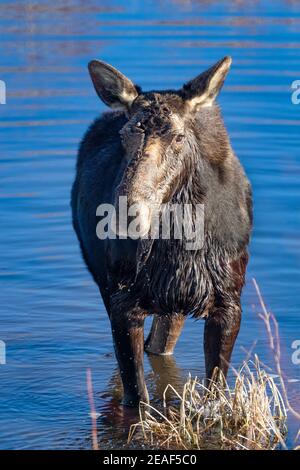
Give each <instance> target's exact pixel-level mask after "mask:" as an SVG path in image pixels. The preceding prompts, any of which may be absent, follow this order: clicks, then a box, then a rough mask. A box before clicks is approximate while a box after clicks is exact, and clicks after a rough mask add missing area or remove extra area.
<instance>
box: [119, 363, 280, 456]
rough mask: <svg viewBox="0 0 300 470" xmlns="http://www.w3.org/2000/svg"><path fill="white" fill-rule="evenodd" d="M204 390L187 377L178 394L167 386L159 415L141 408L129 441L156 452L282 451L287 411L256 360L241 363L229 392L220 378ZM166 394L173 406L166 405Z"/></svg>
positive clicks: (145, 406) (156, 412)
mask: <svg viewBox="0 0 300 470" xmlns="http://www.w3.org/2000/svg"><path fill="white" fill-rule="evenodd" d="M216 379H217V375H216V376H215V379H213V380H212V381H211V385H210V387H209V389H208V388H207V387H206V386H205V385H203V384H202V383H201V382H199V381H198V380H197V378H195V379H192V378H191V377H189V379H188V381H187V382H186V384H185V385H184V387H183V391H182V394H180V393H179V392H178V391H177V390H175V389H174V388H173V387H172V386H171V385H168V387H167V388H166V390H165V392H164V401H163V411H162V412H161V411H159V410H157V409H155V408H154V407H152V406H151V405H148V404H146V403H143V404H142V405H141V408H140V417H141V419H140V422H139V423H137V424H135V425H133V426H132V427H131V430H130V433H129V438H128V439H129V441H131V440H133V439H142V440H143V442H145V441H146V442H148V443H149V444H151V445H154V446H156V447H158V448H176V449H227V450H238V449H249V450H259V449H275V448H276V447H277V446H278V445H279V444H282V445H283V446H284V436H285V434H286V424H285V423H286V408H285V405H284V402H283V399H282V397H281V394H280V392H279V390H278V388H277V386H276V384H275V383H274V380H273V378H272V377H271V376H269V375H268V374H267V373H266V372H265V371H264V370H263V369H262V368H261V366H260V364H259V361H258V358H257V357H255V360H254V362H251V363H250V362H249V363H244V364H243V366H242V368H241V369H240V370H239V371H238V372H236V377H235V382H234V385H233V387H232V388H231V389H230V387H229V386H228V384H227V382H226V381H225V379H224V377H222V380H221V381H220V379H219V380H216ZM168 391H169V392H171V393H172V394H173V395H174V398H175V399H176V405H175V406H174V405H170V406H168V405H167V404H166V393H167V392H168Z"/></svg>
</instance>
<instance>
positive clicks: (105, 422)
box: [97, 354, 185, 448]
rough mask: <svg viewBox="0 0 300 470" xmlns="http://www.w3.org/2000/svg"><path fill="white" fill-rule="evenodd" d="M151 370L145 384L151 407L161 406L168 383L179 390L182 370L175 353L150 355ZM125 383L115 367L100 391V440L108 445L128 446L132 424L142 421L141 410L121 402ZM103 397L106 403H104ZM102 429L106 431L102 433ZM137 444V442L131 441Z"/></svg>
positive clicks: (110, 446) (114, 446)
mask: <svg viewBox="0 0 300 470" xmlns="http://www.w3.org/2000/svg"><path fill="white" fill-rule="evenodd" d="M148 358H149V362H150V364H151V369H152V370H151V371H149V372H148V373H147V374H146V383H147V388H148V392H149V396H150V400H151V405H152V406H157V407H158V409H161V407H162V401H163V395H164V391H165V389H166V387H167V385H168V384H170V385H172V386H173V387H174V388H175V389H176V390H177V391H178V392H179V393H180V392H181V390H182V387H183V384H184V382H185V378H184V374H183V371H182V370H181V369H180V368H179V367H178V366H177V365H176V360H175V358H174V356H156V355H152V354H150V355H149V356H148ZM122 394H123V391H122V383H121V378H120V374H119V371H118V369H116V370H114V372H113V374H112V377H111V379H110V380H109V382H108V384H107V386H106V391H105V392H104V393H101V395H100V398H101V400H99V403H100V405H99V408H98V410H97V411H98V412H99V414H100V418H99V420H98V439H99V442H100V446H102V448H103V446H104V447H105V448H122V447H124V446H125V447H126V446H127V443H126V441H127V437H128V433H129V430H130V426H131V425H132V424H136V423H137V422H138V421H139V420H140V417H139V411H138V410H137V409H134V408H128V407H124V406H123V405H121V398H122ZM102 400H104V403H103V402H102ZM166 400H167V403H168V404H169V403H170V402H172V401H173V400H174V394H173V395H172V394H171V393H170V392H169V393H167V395H166ZM103 429H104V430H105V431H104V432H103ZM131 445H134V446H136V445H137V444H136V443H134V444H131Z"/></svg>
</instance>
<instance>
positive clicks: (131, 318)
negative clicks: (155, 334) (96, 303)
mask: <svg viewBox="0 0 300 470" xmlns="http://www.w3.org/2000/svg"><path fill="white" fill-rule="evenodd" d="M110 320H111V328H112V335H113V340H114V347H115V352H116V357H117V361H118V364H119V368H120V374H121V379H122V383H123V389H124V398H123V404H124V405H127V406H138V404H139V402H140V401H145V402H147V401H148V393H147V388H146V384H145V380H144V320H145V314H144V313H143V312H142V311H140V310H137V309H135V310H133V311H130V312H122V313H120V311H115V310H114V309H112V311H111V315H110Z"/></svg>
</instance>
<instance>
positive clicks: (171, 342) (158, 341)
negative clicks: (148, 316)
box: [145, 314, 184, 355]
mask: <svg viewBox="0 0 300 470" xmlns="http://www.w3.org/2000/svg"><path fill="white" fill-rule="evenodd" d="M183 324H184V315H182V314H173V315H166V316H158V315H155V316H154V318H153V322H152V326H151V330H150V333H149V335H148V338H147V340H146V343H145V351H146V352H148V353H150V354H158V355H168V354H173V351H174V348H175V345H176V343H177V340H178V338H179V336H180V333H181V330H182V328H183Z"/></svg>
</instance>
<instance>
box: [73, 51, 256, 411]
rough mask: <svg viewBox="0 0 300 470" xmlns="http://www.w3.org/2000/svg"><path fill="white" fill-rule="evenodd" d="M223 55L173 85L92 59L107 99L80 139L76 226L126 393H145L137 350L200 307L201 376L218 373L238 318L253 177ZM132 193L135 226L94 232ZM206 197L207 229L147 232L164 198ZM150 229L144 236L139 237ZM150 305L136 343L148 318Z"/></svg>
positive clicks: (177, 328) (128, 398) (132, 397)
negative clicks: (221, 96) (144, 80)
mask: <svg viewBox="0 0 300 470" xmlns="http://www.w3.org/2000/svg"><path fill="white" fill-rule="evenodd" d="M230 65H231V58H230V57H224V58H223V59H221V60H219V61H218V62H217V63H216V64H215V65H213V66H212V67H211V68H209V69H208V70H206V71H205V72H203V73H201V74H200V75H198V76H197V77H196V78H194V79H193V80H191V81H189V82H188V83H186V84H185V85H183V87H182V88H181V89H178V90H163V91H159V90H158V91H157V90H154V91H143V90H142V89H141V88H140V87H139V86H137V85H135V84H134V83H133V82H132V81H131V80H129V79H128V78H127V77H126V76H124V75H123V74H122V73H121V72H119V71H118V70H117V69H115V68H114V67H112V66H111V65H108V64H106V63H104V62H102V61H98V60H92V61H91V62H90V63H89V65H88V68H89V73H90V76H91V79H92V82H93V84H94V87H95V90H96V92H97V94H98V95H99V97H100V98H101V99H102V101H103V102H104V103H105V104H106V105H108V106H109V107H111V108H113V110H112V111H109V112H106V113H104V114H103V115H101V116H100V117H99V118H97V119H96V120H95V121H94V123H93V124H92V125H91V126H90V128H89V129H88V130H87V132H86V134H85V136H84V138H83V140H82V142H81V144H80V148H79V154H78V160H77V168H76V178H75V181H74V184H73V188H72V202H71V205H72V214H73V226H74V229H75V231H76V234H77V237H78V239H79V243H80V247H81V251H82V255H83V258H84V260H85V262H86V264H87V266H88V269H89V271H90V272H91V274H92V276H93V278H94V280H95V282H96V284H97V286H98V287H99V290H100V293H101V296H102V299H103V302H104V305H105V307H106V310H107V312H108V315H109V319H110V322H111V329H112V335H113V341H114V348H115V353H116V357H117V361H118V365H119V368H120V373H121V378H122V383H123V389H124V398H123V404H125V405H127V406H137V405H138V404H139V402H140V401H141V400H142V401H147V399H148V394H147V388H146V385H145V380H144V369H143V357H144V351H145V350H146V352H148V353H152V354H162V355H163V354H172V352H173V349H174V347H175V344H176V341H177V339H178V337H179V335H180V333H181V330H182V327H183V324H184V321H185V318H186V317H187V316H188V315H192V316H193V317H194V318H204V319H205V328H204V352H205V368H206V378H207V380H208V381H209V379H210V378H211V377H212V374H213V371H214V369H215V368H218V370H220V371H222V372H223V374H224V375H225V376H226V373H227V370H228V365H229V362H230V358H231V353H232V350H233V346H234V343H235V340H236V338H237V335H238V332H239V328H240V322H241V299H240V297H241V291H242V287H243V285H244V280H245V271H246V265H247V262H248V244H249V238H250V233H251V227H252V195H251V186H250V184H249V181H248V179H247V177H246V175H245V173H244V170H243V168H242V166H241V164H240V162H239V160H238V158H237V157H236V156H235V154H234V152H233V150H232V148H231V145H230V141H229V137H228V134H227V132H226V129H225V126H224V123H223V119H222V116H221V112H220V109H219V107H218V105H217V104H216V102H215V99H216V97H217V95H218V93H219V91H220V89H221V87H222V85H223V82H224V80H225V77H226V75H227V72H228V70H229V68H230ZM121 196H124V197H126V198H127V201H128V206H130V205H132V204H138V207H139V210H138V214H139V229H140V234H141V236H140V237H130V236H128V237H125V236H123V235H124V230H126V228H127V227H126V226H124V224H123V226H122V223H123V222H122V221H121V220H120V224H118V228H117V233H116V236H115V237H109V236H107V237H103V238H102V239H100V238H99V237H98V236H97V233H96V226H97V223H98V222H99V216H98V215H97V207H98V206H99V205H101V204H110V205H113V206H114V207H118V204H119V202H118V201H119V200H120V197H121ZM173 203H176V204H189V205H191V206H192V207H195V206H196V205H197V204H202V205H203V207H204V229H203V230H204V240H203V245H202V246H201V248H199V249H195V250H187V249H186V247H185V244H184V242H185V240H184V239H174V238H172V239H162V238H161V237H158V238H156V239H154V240H151V239H150V237H147V233H148V232H149V230H150V226H151V220H152V216H153V213H154V211H155V210H156V209H157V208H159V207H160V206H162V205H164V207H166V206H168V205H171V204H173ZM145 235H146V236H145ZM147 315H154V318H153V323H152V327H151V331H150V333H149V336H148V338H147V340H146V342H144V320H145V318H146V316H147Z"/></svg>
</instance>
